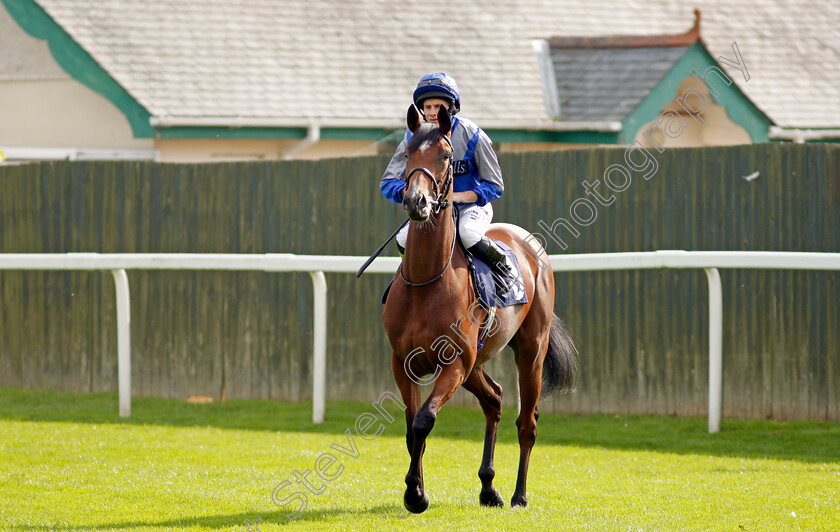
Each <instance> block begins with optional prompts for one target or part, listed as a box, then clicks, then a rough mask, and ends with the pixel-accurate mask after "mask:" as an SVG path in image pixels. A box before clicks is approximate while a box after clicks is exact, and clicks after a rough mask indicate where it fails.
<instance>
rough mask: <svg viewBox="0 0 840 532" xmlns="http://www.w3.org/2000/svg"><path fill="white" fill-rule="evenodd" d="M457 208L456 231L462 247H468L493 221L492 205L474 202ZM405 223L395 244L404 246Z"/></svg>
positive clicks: (405, 235) (474, 242)
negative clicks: (459, 236)
mask: <svg viewBox="0 0 840 532" xmlns="http://www.w3.org/2000/svg"><path fill="white" fill-rule="evenodd" d="M455 207H456V208H458V209H459V212H460V216H459V217H458V233H460V235H461V242H463V244H464V247H465V248H467V249H469V248H471V247H473V246H474V245H475V244H477V243H478V241H479V240H481V237H483V236H484V233H486V232H487V228H488V227H489V226H490V222H492V221H493V207H492V205H490V204H489V203H488V204H487V205H484V206H483V207H479V206H478V205H476V204H475V203H471V204H469V205H456V206H455ZM409 225H410V224H406V225H405V227H403V228H402V230H401V231H400V232H399V233H397V244H399V245H400V246H401V247H403V248H404V247H405V241H406V239H407V238H408V226H409Z"/></svg>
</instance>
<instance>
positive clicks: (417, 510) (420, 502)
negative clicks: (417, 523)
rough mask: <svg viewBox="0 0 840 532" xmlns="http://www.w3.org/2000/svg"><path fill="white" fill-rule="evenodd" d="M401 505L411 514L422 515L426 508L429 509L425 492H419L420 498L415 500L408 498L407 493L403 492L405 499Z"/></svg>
mask: <svg viewBox="0 0 840 532" xmlns="http://www.w3.org/2000/svg"><path fill="white" fill-rule="evenodd" d="M403 504H405V509H406V510H408V511H409V512H411V513H413V514H422V513H423V512H425V511H426V508H428V507H429V496H428V495H426V492H425V491H423V492H421V497H420V498H419V499H417V497H416V495H415V497H413V498H412V497H409V493H408V491H406V492H405V497H403Z"/></svg>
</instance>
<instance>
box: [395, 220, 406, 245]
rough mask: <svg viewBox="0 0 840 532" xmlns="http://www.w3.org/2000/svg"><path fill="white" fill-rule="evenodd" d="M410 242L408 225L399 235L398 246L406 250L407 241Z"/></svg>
mask: <svg viewBox="0 0 840 532" xmlns="http://www.w3.org/2000/svg"><path fill="white" fill-rule="evenodd" d="M406 240H408V225H406V226H405V227H403V228H402V229H401V230H400V231H399V232H398V233H397V245H399V246H400V247H401V248H402V249H405V241H406Z"/></svg>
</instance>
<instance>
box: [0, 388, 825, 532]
mask: <svg viewBox="0 0 840 532" xmlns="http://www.w3.org/2000/svg"><path fill="white" fill-rule="evenodd" d="M374 399H375V398H373V397H372V398H371V401H373V400H374ZM391 410H394V409H391ZM116 411H117V398H116V396H114V395H112V394H94V395H72V394H60V393H55V392H46V391H35V390H26V391H24V390H10V389H0V437H2V441H0V528H1V529H3V530H19V531H23V530H36V531H39V530H172V529H176V530H219V529H235V530H243V531H244V530H247V527H246V526H245V524H244V523H245V520H246V519H247V520H250V521H252V522H256V521H257V520H258V519H259V520H261V522H260V523H259V525H258V526H259V530H261V531H267V530H279V529H281V528H282V529H288V530H300V529H304V530H351V529H352V530H356V529H361V530H393V529H398V530H447V531H449V530H535V529H536V530H542V529H557V530H617V531H627V530H734V531H739V530H742V529H746V530H832V531H834V530H840V425H838V424H828V423H812V422H788V423H776V422H770V421H736V420H724V423H723V430H722V432H721V433H719V434H711V435H710V434H708V433H707V432H706V420H705V419H693V418H668V417H653V416H591V417H577V416H565V415H551V414H543V415H542V416H541V417H540V423H539V434H538V437H537V445H536V447H535V448H534V452H533V454H532V458H531V468H530V475H529V485H528V488H529V489H528V495H529V500H530V504H529V506H528V507H527V508H525V509H516V510H512V509H511V508H510V507H506V508H504V509H488V508H482V507H480V506H479V505H478V491H479V485H480V484H479V481H478V477H477V471H478V465H479V461H480V455H481V446H482V437H483V426H484V422H483V420H484V418H483V416H482V414H481V412H480V411H478V410H471V409H463V408H451V407H446V408H444V410H443V411H442V412H441V415H440V416H439V418H438V422H437V424H436V426H435V430H434V431H433V432H432V436H431V437H430V439H429V442H428V446H427V452H426V458H425V460H424V472H425V475H426V477H425V478H426V488H427V490H428V493H429V496H430V498H431V506H430V507H429V510H428V511H426V512H425V513H424V514H421V515H410V514H409V513H408V512H406V511H405V510H404V509H403V507H402V493H403V489H404V487H405V484H404V481H403V479H404V477H405V473H406V471H407V468H408V455H407V453H406V451H405V443H404V442H405V440H404V430H405V427H404V422H403V420H402V417H401V416H398V417H397V420H396V421H395V422H394V423H388V422H387V421H384V420H383V421H384V425H385V432H384V433H383V434H382V436H380V437H379V438H378V439H376V440H374V441H366V440H363V439H361V438H360V437H358V436H356V435H355V432H353V435H354V441H355V443H356V445H357V446H358V454H359V456H358V457H357V458H351V457H349V456H345V455H343V454H341V453H338V452H336V451H334V450H331V448H330V446H331V444H333V443H338V444H341V445H343V446H345V447H346V446H347V438H346V436H345V434H344V431H345V430H346V429H348V428H350V429H351V430H353V427H354V423H355V419H356V418H357V417H358V416H359V415H360V414H363V413H365V412H371V413H375V412H376V411H375V410H374V409H373V407H372V406H371V405H370V404H369V403H368V404H365V403H349V402H348V403H330V404H328V405H327V421H326V423H324V424H323V425H313V424H312V423H311V404H308V403H301V404H287V403H275V402H268V401H229V402H225V403H216V404H209V405H194V404H187V403H184V402H182V401H174V400H164V399H151V398H145V399H144V398H136V399H134V401H133V413H132V417H131V418H130V419H127V420H126V419H121V418H119V417H118V416H117V415H116ZM514 418H515V413H514V412H512V411H505V412H504V414H503V416H502V424H501V425H500V433H499V443H498V445H497V450H496V472H497V475H496V487H497V488H498V489H499V490H500V491H501V492H502V495H503V496H504V497H505V499H506V500H507V501H508V502H509V500H510V496H511V495H512V492H513V487H514V484H515V479H516V465H517V460H518V453H519V447H518V444H517V442H516V432H515V428H514V426H513V420H514ZM327 451H331V452H332V453H333V454H336V455H338V456H339V462H340V463H341V465H343V466H344V468H345V469H344V471H343V472H342V474H341V476H340V477H338V478H337V479H336V480H333V481H331V482H328V483H324V482H323V481H319V482H320V483H322V484H324V485H325V491H324V492H323V493H321V494H320V495H312V494H307V495H308V506H307V508H306V510H305V511H304V512H303V513H302V514H301V515H300V516H299V517H298V518H297V519H294V520H289V519H288V518H287V517H286V516H287V514H288V513H290V512H291V511H293V509H295V508H296V507H297V504H296V503H292V504H290V505H288V506H286V507H278V506H275V505H274V504H272V502H271V498H270V497H271V492H272V489H273V488H274V486H275V485H277V484H278V483H280V482H282V481H284V480H287V479H289V480H293V471H294V470H299V471H304V470H305V469H310V470H313V471H314V464H315V461H316V459H317V458H318V456H319V455H320V454H321V453H324V452H327ZM337 466H338V464H336V465H334V466H333V468H331V469H330V470H329V471H330V472H335V471H336V469H335V467H337ZM312 476H315V473H314V472H313V473H312ZM292 491H293V490H292V489H287V490H286V491H284V492H283V493H284V494H285V495H288V494H291V492H292ZM741 527H743V528H741ZM252 530H256V528H252Z"/></svg>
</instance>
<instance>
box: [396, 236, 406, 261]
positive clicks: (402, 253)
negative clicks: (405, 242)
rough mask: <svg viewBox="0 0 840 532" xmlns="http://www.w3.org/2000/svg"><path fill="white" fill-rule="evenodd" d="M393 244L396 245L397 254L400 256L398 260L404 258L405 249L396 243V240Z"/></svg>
mask: <svg viewBox="0 0 840 532" xmlns="http://www.w3.org/2000/svg"><path fill="white" fill-rule="evenodd" d="M394 244H396V245H397V252H398V253H399V254H400V258H403V257H405V248H404V247H402V246H401V245H400V243H399V242H397V241H396V240H395V241H394Z"/></svg>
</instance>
